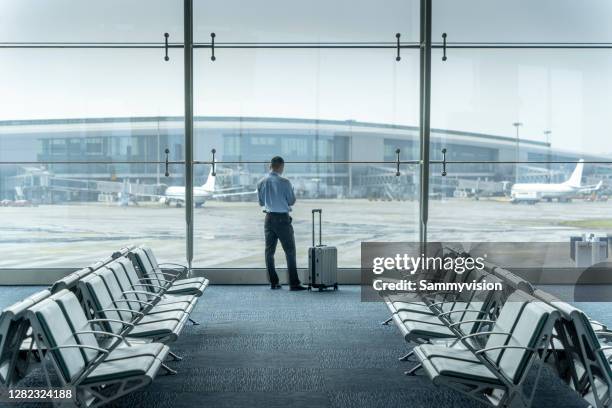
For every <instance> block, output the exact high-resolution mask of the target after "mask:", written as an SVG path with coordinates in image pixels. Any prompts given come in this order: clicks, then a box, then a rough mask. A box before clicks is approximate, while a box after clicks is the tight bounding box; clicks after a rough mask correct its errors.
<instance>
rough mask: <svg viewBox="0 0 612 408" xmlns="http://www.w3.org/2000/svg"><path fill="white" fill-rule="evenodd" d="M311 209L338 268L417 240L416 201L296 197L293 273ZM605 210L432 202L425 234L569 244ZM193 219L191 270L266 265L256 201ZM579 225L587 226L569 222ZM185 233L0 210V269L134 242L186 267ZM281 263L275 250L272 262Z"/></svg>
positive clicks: (56, 208) (93, 212)
mask: <svg viewBox="0 0 612 408" xmlns="http://www.w3.org/2000/svg"><path fill="white" fill-rule="evenodd" d="M313 208H322V209H323V244H326V245H334V246H336V247H338V264H339V266H341V267H359V265H360V253H361V242H362V241H417V240H418V230H419V223H418V217H419V208H418V202H417V201H368V200H365V199H328V200H300V201H298V203H297V204H296V206H295V207H294V211H293V213H292V217H293V225H294V229H295V237H296V245H297V249H298V267H305V266H306V265H307V250H308V247H309V246H311V245H312V224H311V216H312V215H311V210H312V209H313ZM611 210H612V202H587V201H573V202H570V203H557V202H552V203H546V202H543V203H538V204H536V205H512V204H510V203H509V202H507V201H500V200H486V199H481V200H478V201H477V200H473V199H456V198H452V199H444V200H432V201H430V210H429V222H428V229H429V231H428V234H429V240H430V241H445V242H481V241H487V242H569V237H570V236H572V235H580V234H582V233H595V234H597V235H606V234H607V233H608V232H611V233H612V231H610V229H612V228H610V229H608V228H607V227H606V225H610V222H604V221H602V220H608V219H610V218H612V211H611ZM194 214H195V224H194V252H195V253H194V262H193V265H194V267H201V268H211V267H214V268H230V267H231V268H261V267H264V258H263V252H264V242H263V218H264V214H263V213H262V212H261V210H260V208H259V207H258V206H257V204H256V203H254V202H223V201H209V202H206V203H205V205H204V206H203V207H202V208H196V209H195V210H194ZM585 221H587V222H588V224H589V225H591V227H590V228H589V229H588V230H585V229H584V228H581V227H578V226H575V225H577V224H580V223H582V222H585ZM568 223H569V225H568ZM598 223H601V227H599V226H598ZM593 226H595V227H593ZM317 234H318V231H317ZM185 236H186V235H185V211H184V209H183V208H174V207H172V208H168V207H165V206H163V205H161V204H158V203H142V204H140V205H138V206H135V205H130V206H128V207H120V206H118V205H117V204H106V203H71V204H62V205H40V206H37V207H19V208H17V207H0V268H63V267H69V268H78V267H82V266H86V265H87V264H89V263H90V262H91V261H92V260H93V259H100V258H103V257H106V256H108V255H109V254H110V253H112V252H113V251H114V250H116V249H118V248H120V247H121V246H124V245H126V244H131V243H134V244H140V243H145V244H148V245H150V246H151V247H153V249H154V250H155V253H156V254H158V257H159V258H160V259H161V260H163V261H165V262H179V263H184V262H185V246H186V245H185ZM317 243H318V235H317ZM284 264H285V262H284V259H283V254H282V250H281V248H280V245H279V248H278V253H277V265H278V266H281V267H282V266H284Z"/></svg>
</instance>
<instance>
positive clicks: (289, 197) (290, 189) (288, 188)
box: [286, 180, 295, 206]
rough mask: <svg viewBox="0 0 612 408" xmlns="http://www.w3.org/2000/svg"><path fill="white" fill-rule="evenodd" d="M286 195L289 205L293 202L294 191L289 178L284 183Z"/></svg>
mask: <svg viewBox="0 0 612 408" xmlns="http://www.w3.org/2000/svg"><path fill="white" fill-rule="evenodd" d="M286 197H287V204H289V205H290V206H292V205H294V204H295V192H294V191H293V186H292V185H291V182H290V181H289V180H287V185H286Z"/></svg>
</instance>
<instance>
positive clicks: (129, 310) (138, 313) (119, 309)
mask: <svg viewBox="0 0 612 408" xmlns="http://www.w3.org/2000/svg"><path fill="white" fill-rule="evenodd" d="M100 312H129V313H132V314H135V315H138V316H140V317H142V316H144V313H142V312H138V311H136V310H132V309H123V308H114V307H110V308H108V309H106V308H104V309H100V310H96V313H100Z"/></svg>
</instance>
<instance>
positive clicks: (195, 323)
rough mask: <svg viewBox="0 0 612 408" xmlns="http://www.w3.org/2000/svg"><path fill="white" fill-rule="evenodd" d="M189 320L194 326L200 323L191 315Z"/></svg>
mask: <svg viewBox="0 0 612 408" xmlns="http://www.w3.org/2000/svg"><path fill="white" fill-rule="evenodd" d="M189 321H190V322H191V324H192V325H194V326H199V325H200V323H198V322H196V321H195V320H193V319H192V318H191V317H190V318H189Z"/></svg>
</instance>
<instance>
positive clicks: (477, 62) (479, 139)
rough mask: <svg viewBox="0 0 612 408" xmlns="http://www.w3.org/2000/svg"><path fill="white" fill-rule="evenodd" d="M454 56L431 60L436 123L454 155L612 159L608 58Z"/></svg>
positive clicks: (584, 54)
mask: <svg viewBox="0 0 612 408" xmlns="http://www.w3.org/2000/svg"><path fill="white" fill-rule="evenodd" d="M447 55H448V60H447V61H444V62H443V61H442V52H441V51H440V50H436V51H435V52H433V56H432V58H433V64H432V77H433V78H432V106H431V109H432V119H431V121H432V127H434V128H436V129H439V130H440V131H441V132H438V133H439V134H438V135H436V138H437V140H439V141H440V143H441V144H446V145H447V148H448V149H449V154H451V155H452V154H453V151H454V150H456V148H455V145H456V144H457V143H460V144H464V145H466V144H467V145H470V146H473V148H471V151H473V152H475V153H476V151H477V149H476V148H478V149H491V148H493V149H497V150H496V151H497V153H493V154H491V155H489V156H487V155H479V156H480V157H481V158H480V160H482V158H485V157H487V158H488V159H489V160H499V161H509V160H517V159H518V160H520V161H526V160H529V161H543V160H548V161H558V160H568V159H569V160H574V159H575V158H576V157H577V158H584V159H585V160H606V158H608V157H610V152H612V138H609V137H606V136H605V134H606V129H607V128H608V127H609V126H608V117H609V112H610V108H611V107H612V99H611V95H612V75H611V74H610V72H612V56H611V55H610V53H608V52H607V51H602V50H572V51H568V50H524V49H521V50H517V49H513V50H507V49H506V50H484V49H480V50H457V49H452V50H448V52H447ZM444 132H446V133H444ZM517 132H518V133H517ZM517 135H518V137H519V139H520V140H519V143H518V150H519V155H518V156H517V155H516V144H517V143H516V138H517ZM548 143H550V144H551V146H550V148H549V146H548ZM442 147H443V146H442ZM436 150H437V148H436ZM464 159H467V160H470V158H469V157H467V156H465V157H464ZM474 159H475V158H474Z"/></svg>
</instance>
